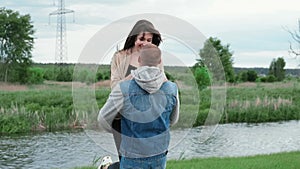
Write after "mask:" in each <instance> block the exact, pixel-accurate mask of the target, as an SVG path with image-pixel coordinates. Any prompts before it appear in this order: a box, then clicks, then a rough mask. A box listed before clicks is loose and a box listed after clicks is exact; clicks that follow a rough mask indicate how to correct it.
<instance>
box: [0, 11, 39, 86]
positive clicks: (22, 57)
mask: <svg viewBox="0 0 300 169" xmlns="http://www.w3.org/2000/svg"><path fill="white" fill-rule="evenodd" d="M33 34H34V29H33V25H32V22H31V18H30V15H28V14H27V15H20V14H19V12H14V11H12V10H9V9H5V8H0V64H1V74H0V78H1V79H0V80H1V81H11V82H16V81H17V82H21V83H25V82H26V79H27V76H28V71H29V67H30V65H31V63H32V61H31V57H32V55H31V51H32V49H33V43H34V38H33Z"/></svg>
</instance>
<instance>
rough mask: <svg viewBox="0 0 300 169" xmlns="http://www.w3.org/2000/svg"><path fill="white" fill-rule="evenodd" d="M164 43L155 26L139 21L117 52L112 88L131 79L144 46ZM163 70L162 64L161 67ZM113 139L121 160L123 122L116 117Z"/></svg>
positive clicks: (112, 63) (112, 71) (113, 66)
mask: <svg viewBox="0 0 300 169" xmlns="http://www.w3.org/2000/svg"><path fill="white" fill-rule="evenodd" d="M161 42H162V38H161V35H160V33H159V32H158V31H157V30H156V29H155V28H154V26H153V24H152V23H151V22H149V21H147V20H139V21H137V22H136V24H135V25H134V26H133V28H132V30H131V31H130V33H129V35H128V37H127V39H126V41H125V44H124V47H123V49H122V50H120V51H118V52H116V53H115V54H114V56H113V58H112V62H111V83H110V85H111V88H113V87H115V85H116V84H118V83H119V82H120V81H122V80H129V79H131V75H130V72H131V70H135V69H136V68H137V67H138V65H139V63H138V57H139V51H140V49H141V47H142V46H144V45H145V44H148V43H152V44H154V45H156V46H159V44H160V43H161ZM159 67H160V69H161V70H163V65H162V63H161V64H160V65H159ZM112 127H113V129H114V130H113V137H114V140H115V144H116V148H117V151H118V154H119V159H120V153H119V148H120V142H121V120H120V117H116V118H115V120H114V121H113V123H112Z"/></svg>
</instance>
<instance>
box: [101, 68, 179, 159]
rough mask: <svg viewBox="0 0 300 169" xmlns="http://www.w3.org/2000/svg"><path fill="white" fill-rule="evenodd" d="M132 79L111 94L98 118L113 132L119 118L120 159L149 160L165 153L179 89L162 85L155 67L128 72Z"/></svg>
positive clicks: (177, 109)
mask: <svg viewBox="0 0 300 169" xmlns="http://www.w3.org/2000/svg"><path fill="white" fill-rule="evenodd" d="M131 74H132V76H133V79H132V80H127V81H123V82H120V83H119V84H118V85H116V87H115V88H114V89H113V90H112V92H111V94H110V96H109V98H108V100H107V102H106V103H105V105H104V106H103V107H102V109H101V110H100V112H99V115H98V121H99V123H100V125H101V126H102V127H103V128H104V129H105V130H107V131H108V132H112V130H113V129H112V128H111V125H112V121H113V119H114V118H115V117H116V116H117V114H118V112H119V113H120V114H121V131H122V133H121V134H122V135H121V147H120V152H121V154H122V156H125V157H129V158H143V157H151V156H154V155H159V154H162V153H165V152H166V151H167V149H168V146H169V142H170V132H169V130H170V126H171V125H173V124H175V123H176V122H177V121H178V118H179V97H178V88H177V86H176V84H175V83H173V82H170V81H165V76H164V73H163V72H162V71H161V70H160V69H159V68H157V67H148V66H143V67H140V68H138V69H137V70H134V71H132V72H131Z"/></svg>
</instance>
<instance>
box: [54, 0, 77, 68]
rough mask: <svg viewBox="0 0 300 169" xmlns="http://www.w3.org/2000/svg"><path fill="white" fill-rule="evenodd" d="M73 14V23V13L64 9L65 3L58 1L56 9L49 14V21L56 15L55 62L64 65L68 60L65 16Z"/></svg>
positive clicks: (62, 0) (61, 0)
mask: <svg viewBox="0 0 300 169" xmlns="http://www.w3.org/2000/svg"><path fill="white" fill-rule="evenodd" d="M68 13H73V22H74V11H73V10H70V9H65V1H64V0H58V9H57V10H55V11H53V12H51V13H49V19H50V16H52V15H57V25H56V48H55V62H56V63H60V64H61V63H64V62H66V61H67V60H68V52H67V34H66V29H67V28H66V16H65V15H66V14H68Z"/></svg>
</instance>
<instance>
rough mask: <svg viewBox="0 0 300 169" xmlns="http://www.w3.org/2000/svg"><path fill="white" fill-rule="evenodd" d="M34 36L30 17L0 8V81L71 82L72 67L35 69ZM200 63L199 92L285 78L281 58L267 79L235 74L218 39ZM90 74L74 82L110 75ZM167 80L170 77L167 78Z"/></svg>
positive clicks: (210, 41) (227, 48) (246, 72)
mask: <svg viewBox="0 0 300 169" xmlns="http://www.w3.org/2000/svg"><path fill="white" fill-rule="evenodd" d="M34 33H35V29H34V27H33V24H32V21H31V17H30V15H29V14H26V15H21V14H19V12H15V11H12V10H10V9H5V8H0V81H3V82H18V83H42V82H43V80H56V81H72V80H73V78H74V77H73V75H74V74H73V69H72V68H74V65H68V64H54V65H53V66H52V68H51V69H50V68H45V67H44V68H43V67H41V66H36V64H35V65H34V63H33V61H32V54H31V52H32V49H33V44H34ZM199 55H200V59H198V60H196V61H197V63H196V64H195V65H194V66H193V67H192V68H191V69H192V71H193V73H194V76H195V79H196V81H197V83H198V86H199V88H205V87H206V86H209V85H210V83H211V80H212V79H214V80H222V79H223V80H224V81H226V82H230V83H237V82H246V81H250V82H255V81H262V82H274V81H282V80H283V79H284V78H285V73H286V72H285V69H284V67H285V64H286V63H285V61H284V59H283V57H280V58H277V59H274V60H273V61H272V62H271V64H270V67H269V71H268V74H267V76H265V77H260V75H259V74H258V73H257V72H256V71H254V70H243V71H240V72H238V73H235V71H234V67H233V58H232V56H233V51H231V49H230V45H229V44H225V45H223V44H222V42H221V40H220V39H218V38H213V37H210V38H209V39H207V41H206V42H205V44H204V47H203V48H202V49H200V51H199ZM90 72H91V70H89V69H83V70H82V72H76V76H79V77H76V79H79V80H80V81H87V82H94V81H97V80H103V79H104V80H105V79H109V78H110V77H109V76H110V72H109V71H100V70H98V71H97V73H96V77H95V76H94V77H90V75H91V74H93V73H90ZM168 76H169V77H170V78H173V77H172V75H170V74H168Z"/></svg>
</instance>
